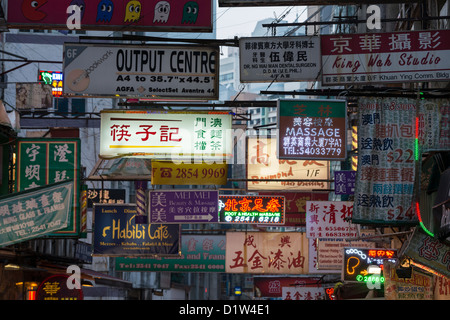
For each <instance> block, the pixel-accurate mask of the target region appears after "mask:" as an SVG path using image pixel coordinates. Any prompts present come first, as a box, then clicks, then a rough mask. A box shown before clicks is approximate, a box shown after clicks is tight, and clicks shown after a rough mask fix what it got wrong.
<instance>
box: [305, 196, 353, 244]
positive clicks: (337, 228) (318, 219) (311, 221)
mask: <svg viewBox="0 0 450 320" xmlns="http://www.w3.org/2000/svg"><path fill="white" fill-rule="evenodd" d="M352 214H353V202H352V201H307V202H306V234H307V237H308V238H310V239H315V238H352V237H356V236H358V232H357V228H356V225H355V224H352V223H351V222H350V221H351V218H352Z"/></svg>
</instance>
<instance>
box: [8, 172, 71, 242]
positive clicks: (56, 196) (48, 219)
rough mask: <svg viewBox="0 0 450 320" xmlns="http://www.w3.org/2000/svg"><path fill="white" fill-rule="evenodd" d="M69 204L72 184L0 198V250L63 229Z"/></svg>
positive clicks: (65, 224) (59, 184)
mask: <svg viewBox="0 0 450 320" xmlns="http://www.w3.org/2000/svg"><path fill="white" fill-rule="evenodd" d="M72 201H73V183H72V181H67V182H61V183H58V184H52V185H50V186H45V187H39V188H35V189H33V190H28V191H22V192H17V193H14V194H12V195H7V196H3V197H0V217H1V221H0V247H3V246H7V245H10V244H14V243H18V242H22V241H26V240H30V239H35V238H39V237H41V236H46V235H49V234H51V233H52V232H55V231H58V230H61V229H64V228H66V227H67V224H68V222H69V216H70V215H69V214H70V211H71V210H70V209H71V206H72Z"/></svg>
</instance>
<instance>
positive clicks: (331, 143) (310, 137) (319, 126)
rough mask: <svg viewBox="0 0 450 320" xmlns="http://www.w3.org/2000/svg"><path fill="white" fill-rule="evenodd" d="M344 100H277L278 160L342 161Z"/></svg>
mask: <svg viewBox="0 0 450 320" xmlns="http://www.w3.org/2000/svg"><path fill="white" fill-rule="evenodd" d="M346 110H347V106H346V102H345V101H344V100H278V129H279V136H278V159H297V160H299V159H300V160H314V159H322V160H344V159H345V158H346V147H347V130H346V128H347V126H346V124H347V121H346V120H347V112H346Z"/></svg>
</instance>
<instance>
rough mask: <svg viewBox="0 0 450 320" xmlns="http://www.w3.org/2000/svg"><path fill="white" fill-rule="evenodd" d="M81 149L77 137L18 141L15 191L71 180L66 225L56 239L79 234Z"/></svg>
mask: <svg viewBox="0 0 450 320" xmlns="http://www.w3.org/2000/svg"><path fill="white" fill-rule="evenodd" d="M80 150H81V146H80V139H78V138H70V139H69V138H36V139H35V138H20V139H18V142H17V170H16V190H17V191H23V190H29V189H32V188H35V187H39V186H46V185H48V184H52V183H56V182H61V181H65V180H72V183H73V200H72V205H71V209H70V216H69V223H68V225H67V228H66V229H64V230H60V231H58V232H57V233H56V235H58V236H78V234H79V232H80V180H79V179H80V171H79V170H80Z"/></svg>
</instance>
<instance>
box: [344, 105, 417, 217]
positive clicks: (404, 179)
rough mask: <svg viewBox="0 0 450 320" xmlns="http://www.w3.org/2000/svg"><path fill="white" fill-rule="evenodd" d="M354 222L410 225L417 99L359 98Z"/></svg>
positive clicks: (415, 150) (414, 176) (414, 173)
mask: <svg viewBox="0 0 450 320" xmlns="http://www.w3.org/2000/svg"><path fill="white" fill-rule="evenodd" d="M358 107H359V128H358V170H357V174H356V185H355V207H354V212H353V222H354V223H360V224H364V223H366V224H391V225H409V224H416V223H417V222H418V218H417V215H416V214H415V212H414V211H413V210H411V203H412V200H413V192H414V182H415V179H416V159H419V157H421V155H420V154H419V149H418V148H416V147H417V145H416V144H415V139H416V124H417V123H416V109H417V106H416V100H414V99H407V98H382V97H378V98H360V99H359V100H358Z"/></svg>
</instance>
